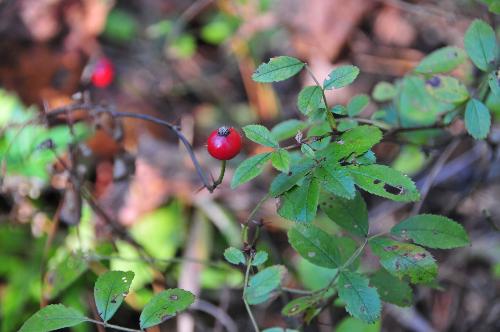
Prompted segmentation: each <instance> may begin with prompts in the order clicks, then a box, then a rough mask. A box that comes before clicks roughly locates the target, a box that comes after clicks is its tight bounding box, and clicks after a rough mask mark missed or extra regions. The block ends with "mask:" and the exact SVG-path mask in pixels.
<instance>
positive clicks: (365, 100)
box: [347, 94, 370, 116]
mask: <svg viewBox="0 0 500 332" xmlns="http://www.w3.org/2000/svg"><path fill="white" fill-rule="evenodd" d="M369 103H370V97H368V96H367V95H363V94H361V95H356V96H354V97H353V98H352V99H351V100H350V101H349V104H347V114H348V115H349V116H356V115H358V114H359V113H361V112H363V111H364V110H365V108H366V106H368V104H369Z"/></svg>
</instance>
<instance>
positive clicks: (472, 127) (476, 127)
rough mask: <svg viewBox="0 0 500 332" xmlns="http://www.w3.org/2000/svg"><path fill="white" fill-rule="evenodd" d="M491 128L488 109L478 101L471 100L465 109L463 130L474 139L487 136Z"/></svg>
mask: <svg viewBox="0 0 500 332" xmlns="http://www.w3.org/2000/svg"><path fill="white" fill-rule="evenodd" d="M490 126H491V115H490V111H488V108H487V107H486V106H485V105H484V104H483V103H482V102H480V101H479V100H477V99H471V100H469V102H468V103H467V106H466V107H465V128H466V129H467V131H468V132H469V134H470V135H471V136H472V137H474V138H475V139H483V138H486V136H488V133H489V132H490Z"/></svg>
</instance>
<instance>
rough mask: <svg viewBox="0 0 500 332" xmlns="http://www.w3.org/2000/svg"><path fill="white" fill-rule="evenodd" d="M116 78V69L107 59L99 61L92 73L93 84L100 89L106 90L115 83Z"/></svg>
mask: <svg viewBox="0 0 500 332" xmlns="http://www.w3.org/2000/svg"><path fill="white" fill-rule="evenodd" d="M114 77H115V68H114V67H113V63H111V61H109V60H108V59H107V58H101V59H99V60H97V62H96V63H95V65H94V70H93V71H92V77H91V80H92V84H93V85H94V86H95V87H98V88H105V87H107V86H109V85H110V84H111V82H113V78H114Z"/></svg>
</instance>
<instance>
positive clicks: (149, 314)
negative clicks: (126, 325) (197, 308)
mask: <svg viewBox="0 0 500 332" xmlns="http://www.w3.org/2000/svg"><path fill="white" fill-rule="evenodd" d="M194 300H195V296H194V295H193V294H192V293H191V292H188V291H186V290H184V289H180V288H171V289H167V290H164V291H161V292H160V293H158V294H156V295H155V296H153V298H152V299H151V300H149V302H148V303H146V305H145V306H144V309H142V312H141V316H140V317H139V325H140V327H141V330H144V329H146V328H148V327H151V326H155V325H158V324H160V323H162V322H163V321H165V320H166V319H168V318H170V317H172V316H175V315H176V314H177V313H178V312H181V311H184V310H186V309H187V308H188V307H189V306H190V305H191V304H193V302H194Z"/></svg>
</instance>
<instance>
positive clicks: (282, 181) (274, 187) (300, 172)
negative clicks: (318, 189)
mask: <svg viewBox="0 0 500 332" xmlns="http://www.w3.org/2000/svg"><path fill="white" fill-rule="evenodd" d="M314 166H315V165H314V162H313V161H312V160H311V159H304V160H300V161H299V162H298V163H297V164H295V165H293V166H292V167H291V168H290V171H289V172H288V173H286V174H284V173H283V174H279V175H278V176H277V177H275V178H274V180H273V182H272V183H271V187H270V189H269V194H270V195H271V196H272V197H278V196H279V195H281V194H283V193H284V192H286V191H288V190H290V189H291V188H292V187H293V186H295V185H296V184H297V183H298V182H299V181H300V180H302V178H303V177H304V176H305V175H306V174H307V173H309V172H310V171H311V169H313V168H314Z"/></svg>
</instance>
